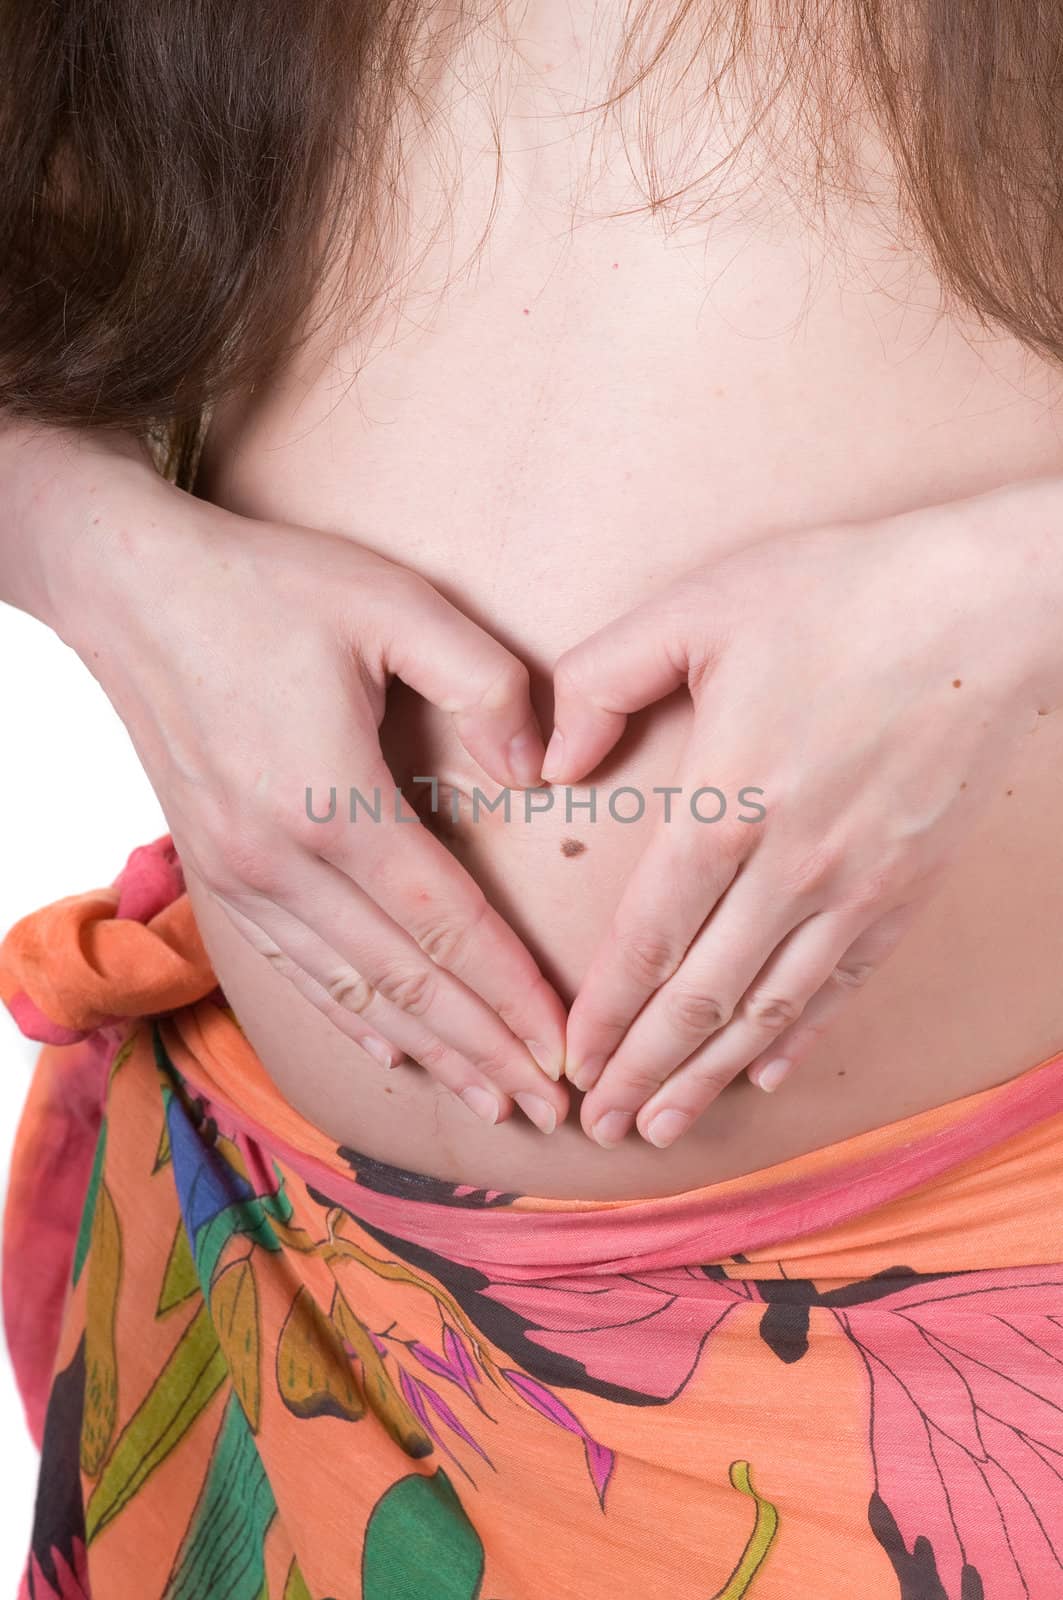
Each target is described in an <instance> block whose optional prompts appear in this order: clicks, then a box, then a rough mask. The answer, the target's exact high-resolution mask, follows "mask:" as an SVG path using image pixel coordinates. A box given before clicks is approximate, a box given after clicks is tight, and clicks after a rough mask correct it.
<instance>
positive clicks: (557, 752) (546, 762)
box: [541, 728, 565, 783]
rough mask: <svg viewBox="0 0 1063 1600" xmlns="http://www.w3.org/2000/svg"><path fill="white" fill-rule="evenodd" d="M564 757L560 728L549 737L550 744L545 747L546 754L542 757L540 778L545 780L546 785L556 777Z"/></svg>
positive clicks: (562, 737)
mask: <svg viewBox="0 0 1063 1600" xmlns="http://www.w3.org/2000/svg"><path fill="white" fill-rule="evenodd" d="M564 755H565V739H564V735H563V734H562V732H561V730H560V728H555V729H554V731H553V733H552V734H551V735H550V743H549V744H548V745H547V747H546V754H545V756H544V757H543V764H542V769H541V771H542V776H543V777H544V778H545V779H546V782H547V783H550V782H551V781H552V779H553V778H554V777H556V775H557V773H558V771H559V769H560V767H561V762H562V761H563V760H564Z"/></svg>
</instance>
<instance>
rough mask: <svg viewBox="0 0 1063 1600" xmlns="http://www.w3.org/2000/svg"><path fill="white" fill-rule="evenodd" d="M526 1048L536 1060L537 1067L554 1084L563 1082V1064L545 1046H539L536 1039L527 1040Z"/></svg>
mask: <svg viewBox="0 0 1063 1600" xmlns="http://www.w3.org/2000/svg"><path fill="white" fill-rule="evenodd" d="M524 1048H525V1049H526V1050H527V1052H528V1054H529V1055H530V1056H531V1057H532V1059H533V1060H534V1062H535V1064H536V1066H538V1067H541V1068H542V1069H543V1071H544V1072H545V1073H546V1076H547V1077H548V1078H552V1079H553V1081H554V1083H559V1082H560V1080H561V1062H560V1060H559V1058H558V1057H557V1056H556V1055H555V1056H551V1054H550V1052H549V1051H548V1050H547V1048H546V1046H545V1045H542V1044H537V1043H536V1042H535V1040H534V1039H525V1041H524Z"/></svg>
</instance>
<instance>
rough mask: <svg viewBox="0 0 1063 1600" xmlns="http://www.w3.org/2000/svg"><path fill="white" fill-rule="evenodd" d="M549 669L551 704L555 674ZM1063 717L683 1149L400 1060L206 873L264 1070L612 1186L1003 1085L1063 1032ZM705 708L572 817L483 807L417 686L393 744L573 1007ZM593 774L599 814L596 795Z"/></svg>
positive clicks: (675, 703) (244, 1019)
mask: <svg viewBox="0 0 1063 1600" xmlns="http://www.w3.org/2000/svg"><path fill="white" fill-rule="evenodd" d="M536 687H537V696H536V697H537V699H538V701H539V704H540V705H541V706H543V707H546V701H545V698H544V693H543V684H542V682H541V681H538V682H537V685H536ZM1057 722H1063V719H1057V718H1056V717H1048V718H1043V719H1040V721H1039V723H1038V725H1037V728H1036V731H1035V732H1033V733H1031V734H1030V735H1029V736H1027V738H1026V739H1025V740H1024V742H1023V743H1022V744H1021V745H1020V747H1019V748H1018V749H1017V751H1016V754H1015V757H1014V761H1013V764H1012V769H1011V771H1010V772H1009V774H1008V777H1007V779H1006V781H1005V786H1003V787H1002V788H1001V791H1000V793H999V794H997V795H994V796H992V797H989V800H988V805H987V809H986V811H985V813H984V814H983V817H982V820H981V822H980V824H979V826H978V828H977V830H976V831H975V833H974V834H973V835H972V837H971V838H970V839H969V842H968V845H967V847H966V848H965V850H964V852H963V854H962V855H961V856H960V857H959V858H958V860H957V862H956V864H955V866H954V868H953V871H952V873H951V876H950V877H949V879H948V880H947V881H946V883H945V884H944V885H943V886H942V887H941V888H940V889H939V891H938V893H937V894H936V896H935V897H934V898H933V899H931V900H930V901H928V902H927V904H926V905H925V906H924V908H923V910H922V912H921V914H920V916H919V918H918V919H917V921H916V923H915V925H914V926H913V927H912V928H911V930H910V931H909V933H908V935H907V937H906V940H905V941H904V943H903V944H902V945H901V947H900V948H899V949H898V950H897V951H896V952H895V954H894V955H893V956H892V957H891V959H890V961H889V962H888V963H887V964H886V966H885V967H884V968H883V969H882V971H881V972H880V973H879V974H877V975H876V977H875V979H874V981H873V982H872V983H870V984H869V985H868V986H867V988H866V989H864V990H863V991H861V992H860V993H859V994H858V995H857V996H856V997H854V999H853V1000H852V1002H851V1004H850V1006H849V1009H848V1011H847V1012H846V1013H845V1015H844V1016H843V1017H841V1018H839V1020H838V1022H837V1023H836V1024H835V1026H834V1028H833V1029H832V1031H831V1032H830V1034H829V1035H828V1036H827V1037H826V1038H825V1039H824V1040H823V1041H822V1042H821V1044H820V1046H819V1048H818V1050H817V1051H816V1052H815V1053H814V1055H813V1056H812V1057H810V1058H809V1059H808V1060H807V1062H806V1063H805V1064H803V1065H802V1067H801V1069H800V1070H799V1072H797V1073H796V1074H795V1075H794V1077H793V1078H792V1080H791V1081H790V1082H788V1083H787V1084H786V1085H784V1087H783V1089H781V1090H780V1091H779V1092H778V1093H777V1094H776V1095H775V1096H770V1097H769V1096H766V1095H764V1094H763V1093H762V1092H761V1091H759V1090H757V1089H755V1088H754V1087H753V1086H752V1085H750V1084H749V1083H748V1081H747V1080H746V1079H745V1078H744V1077H742V1078H739V1079H738V1080H736V1082H735V1083H734V1084H732V1085H731V1086H730V1087H729V1088H728V1089H726V1090H725V1091H724V1092H723V1094H722V1095H721V1096H720V1097H719V1099H718V1100H717V1101H716V1102H715V1103H714V1104H713V1105H712V1107H710V1109H709V1110H708V1111H707V1112H706V1113H705V1114H704V1115H703V1116H702V1117H701V1118H700V1119H699V1121H698V1122H697V1123H696V1124H695V1125H694V1127H693V1128H692V1129H691V1131H690V1132H689V1133H687V1134H686V1135H685V1136H684V1138H683V1139H682V1140H680V1141H679V1143H678V1144H677V1145H675V1146H673V1147H672V1148H670V1149H668V1150H664V1151H659V1150H655V1149H653V1148H652V1147H651V1146H649V1145H647V1144H645V1143H644V1142H643V1141H642V1140H641V1139H640V1138H639V1137H638V1136H637V1135H634V1134H633V1135H631V1136H630V1137H629V1138H628V1139H627V1140H626V1141H625V1142H624V1143H623V1144H622V1145H621V1146H620V1147H619V1148H617V1149H614V1150H608V1151H607V1150H602V1149H600V1148H599V1147H598V1146H596V1145H594V1144H593V1143H592V1142H591V1141H590V1140H589V1139H588V1138H587V1137H586V1135H585V1134H584V1133H583V1132H582V1130H581V1129H580V1127H579V1124H578V1119H577V1113H578V1102H579V1099H580V1096H579V1094H578V1092H577V1091H575V1090H573V1091H571V1095H572V1110H571V1112H570V1115H569V1118H568V1120H567V1122H565V1123H563V1124H562V1125H561V1126H560V1127H559V1128H558V1129H557V1130H556V1131H555V1132H554V1133H553V1134H552V1135H550V1136H549V1137H546V1136H544V1135H542V1134H540V1133H539V1132H537V1130H536V1129H534V1128H533V1127H532V1126H531V1125H530V1124H529V1123H527V1122H526V1121H525V1120H524V1118H523V1117H522V1116H521V1114H520V1113H519V1111H516V1112H514V1114H513V1116H512V1117H511V1118H510V1120H508V1121H507V1122H505V1123H502V1124H500V1125H498V1126H496V1127H493V1128H489V1127H486V1126H485V1125H484V1124H482V1123H480V1122H478V1121H477V1119H476V1118H475V1117H473V1116H472V1114H471V1113H470V1112H468V1110H467V1109H466V1108H465V1107H464V1106H463V1105H462V1104H461V1103H460V1102H459V1101H457V1100H456V1099H455V1098H454V1097H453V1096H452V1095H451V1094H450V1093H449V1092H448V1091H445V1090H442V1089H440V1088H438V1087H437V1086H436V1084H435V1083H434V1082H433V1080H432V1079H431V1078H430V1077H429V1076H428V1075H427V1074H426V1073H425V1072H424V1071H423V1070H422V1069H421V1068H419V1067H417V1066H414V1065H404V1066H401V1067H399V1068H397V1069H393V1070H391V1071H386V1070H383V1069H381V1067H380V1066H379V1065H377V1063H376V1062H374V1061H373V1060H372V1059H371V1058H370V1057H368V1056H367V1055H366V1054H365V1052H364V1051H362V1050H361V1049H360V1048H359V1047H358V1046H357V1045H355V1044H354V1043H353V1042H352V1041H350V1040H348V1039H346V1038H345V1037H343V1036H341V1035H340V1034H339V1033H337V1032H336V1030H335V1029H334V1028H333V1027H332V1026H331V1024H329V1023H328V1022H327V1021H326V1020H325V1019H324V1018H323V1017H322V1016H321V1015H320V1013H318V1012H317V1011H315V1010H314V1008H313V1007H312V1006H311V1005H310V1004H309V1003H308V1002H306V1001H305V1000H303V998H302V997H301V996H300V995H298V994H297V993H296V991H295V990H294V989H292V988H291V986H290V985H289V984H288V983H287V982H286V981H285V980H284V979H283V978H282V977H280V976H278V975H277V974H276V973H275V972H274V971H273V969H272V968H271V967H270V966H269V964H268V963H267V962H266V961H265V960H263V959H262V958H260V957H258V956H257V955H255V954H254V952H252V951H251V950H250V949H249V948H248V947H247V946H246V945H245V943H244V941H243V940H242V939H241V938H240V936H239V935H238V934H236V933H235V932H234V931H233V929H232V928H231V926H230V924H229V923H228V921H227V919H226V917H225V916H224V913H223V912H222V911H221V910H220V908H219V907H218V906H217V905H216V903H215V902H214V901H213V900H212V898H211V897H210V895H209V892H208V891H207V890H206V889H205V887H204V886H203V885H202V884H201V883H200V882H199V881H198V880H196V879H195V878H194V877H193V876H190V878H189V892H190V894H191V896H192V900H193V905H194V908H195V911H196V915H197V918H198V920H199V923H200V926H201V929H202V932H203V936H204V939H205V941H206V944H207V947H208V949H209V951H210V953H211V956H212V958H213V961H214V965H215V970H216V971H217V973H218V976H219V979H220V981H221V983H222V987H223V988H224V989H225V991H226V993H227V995H228V998H229V1000H230V1003H231V1004H232V1005H233V1007H234V1009H235V1012H236V1015H237V1016H238V1018H239V1019H240V1021H241V1024H242V1025H243V1027H244V1029H245V1031H246V1033H247V1035H248V1037H249V1039H250V1041H251V1043H252V1045H253V1046H254V1047H255V1049H256V1050H257V1052H258V1054H259V1055H260V1057H261V1059H262V1061H263V1063H264V1065H265V1067H266V1068H267V1070H268V1071H269V1073H270V1074H271V1076H272V1077H273V1078H274V1080H275V1082H276V1083H277V1084H278V1086H279V1088H280V1089H281V1091H282V1093H283V1094H284V1095H285V1096H286V1097H287V1098H288V1100H289V1101H290V1102H291V1103H292V1104H293V1105H294V1106H295V1107H296V1108H297V1109H298V1110H299V1111H301V1112H302V1113H303V1114H304V1115H305V1116H307V1117H308V1118H309V1119H310V1120H311V1121H312V1122H314V1123H316V1124H317V1125H318V1126H319V1127H320V1128H322V1129H323V1130H324V1131H325V1132H326V1133H328V1134H329V1135H330V1137H333V1138H335V1139H336V1140H337V1142H340V1143H343V1144H346V1145H351V1146H353V1147H355V1148H356V1149H359V1150H361V1151H363V1152H364V1153H366V1154H367V1155H371V1156H374V1157H377V1158H378V1159H381V1160H384V1161H388V1162H391V1163H393V1164H395V1165H398V1166H404V1167H408V1168H412V1169H413V1170H416V1171H420V1172H425V1173H430V1174H432V1175H434V1176H438V1177H442V1178H446V1179H449V1180H452V1181H455V1182H462V1183H471V1184H474V1185H477V1186H480V1185H482V1186H486V1187H490V1188H498V1189H509V1190H512V1189H516V1190H519V1191H521V1192H526V1193H538V1194H542V1195H550V1196H562V1197H573V1198H591V1199H594V1198H598V1199H607V1198H620V1197H624V1196H630V1195H646V1196H648V1195H655V1194H666V1193H674V1192H678V1191H680V1190H682V1189H685V1188H689V1187H693V1186H695V1185H697V1184H703V1183H708V1182H712V1181H715V1180H717V1179H723V1178H728V1177H734V1176H738V1175H740V1174H742V1173H745V1172H749V1171H754V1170H756V1169H758V1168H761V1167H764V1166H767V1165H770V1164H772V1163H773V1162H775V1161H779V1160H783V1159H786V1158H787V1157H789V1156H792V1155H796V1154H798V1153H801V1152H803V1151H806V1150H811V1149H815V1148H818V1147H820V1146H822V1145H824V1144H826V1143H829V1142H831V1141H832V1140H835V1139H840V1138H845V1137H847V1136H848V1135H850V1134H852V1133H855V1132H858V1131H862V1130H865V1129H868V1128H871V1127H876V1126H880V1125H882V1124H884V1123H887V1122H890V1121H893V1120H895V1119H897V1118H900V1117H903V1116H907V1115H910V1114H912V1113H913V1112H916V1111H919V1110H923V1109H925V1108H927V1107H929V1106H932V1105H938V1104H942V1103H944V1102H945V1101H947V1100H950V1099H954V1098H956V1097H958V1096H961V1095H964V1094H968V1093H972V1092H974V1091H976V1090H978V1089H980V1088H985V1087H988V1086H989V1085H991V1084H994V1083H998V1082H1001V1081H1003V1080H1005V1079H1006V1078H1009V1077H1012V1076H1014V1075H1016V1074H1017V1073H1019V1072H1021V1071H1023V1070H1025V1069H1026V1068H1027V1067H1029V1066H1032V1065H1034V1064H1035V1063H1036V1062H1039V1061H1041V1060H1043V1059H1045V1058H1046V1057H1047V1056H1049V1055H1051V1054H1053V1053H1055V1052H1056V1051H1057V1050H1058V1049H1059V1048H1060V1047H1063V985H1061V983H1060V959H1059V957H1060V950H1061V948H1063V869H1061V865H1060V852H1059V848H1058V818H1059V796H1060V780H1061V775H1063V726H1057ZM547 723H548V719H547ZM688 725H689V701H688V700H687V699H686V697H685V696H683V695H679V696H673V697H672V698H671V699H670V700H668V701H666V702H663V703H662V704H661V705H659V706H657V707H655V708H653V709H652V710H650V711H648V712H646V713H643V714H642V715H641V716H640V717H638V718H635V719H633V720H632V724H631V726H630V728H629V731H628V733H627V735H625V738H624V740H623V742H622V744H621V745H620V747H619V748H618V750H617V751H616V752H615V753H614V755H613V756H612V757H610V759H609V761H608V763H606V764H603V766H602V767H601V768H600V769H599V770H598V771H596V772H595V773H594V774H591V775H590V776H589V779H588V783H587V785H585V786H584V787H582V788H580V789H578V790H574V791H572V799H573V801H574V802H575V804H573V806H572V807H571V810H570V811H569V812H568V814H566V805H565V797H564V792H563V791H555V792H554V799H553V805H552V806H551V808H550V809H548V810H546V809H543V810H536V811H534V812H533V813H532V814H531V815H530V816H527V817H526V816H525V813H524V811H523V808H522V806H521V805H520V796H519V795H517V794H514V795H513V796H512V797H511V799H512V806H511V813H510V818H509V820H508V821H507V820H506V819H505V817H504V815H503V814H502V813H501V812H495V813H487V812H481V814H480V815H479V817H478V818H477V819H475V820H474V818H473V814H472V805H471V796H472V793H473V791H474V789H475V787H476V785H477V783H480V784H482V785H483V786H484V792H485V793H488V794H493V793H494V792H495V791H494V789H493V787H492V786H491V785H490V783H489V782H488V780H487V779H486V776H485V775H484V774H483V773H482V772H480V771H479V769H478V768H476V767H475V766H474V764H473V763H472V762H471V761H470V758H469V757H468V756H467V755H465V754H464V752H463V751H462V750H461V747H460V745H458V744H457V742H456V741H455V740H454V738H453V736H452V735H451V734H450V732H449V724H448V723H447V722H446V721H445V719H443V718H442V717H440V715H439V714H438V713H435V712H433V711H431V710H430V709H429V708H425V707H424V706H423V705H422V704H421V703H420V702H417V701H416V700H415V698H414V697H413V696H412V695H410V694H409V693H408V692H407V691H405V690H404V689H402V687H401V686H398V688H397V691H396V692H395V693H394V694H393V695H392V696H391V697H390V698H389V708H388V714H387V716H386V718H385V722H384V726H383V729H382V740H383V744H384V748H385V754H386V755H387V757H388V761H389V765H390V766H391V770H392V772H393V773H394V775H395V777H396V781H397V782H398V783H400V784H401V785H403V786H404V787H405V789H406V792H407V793H408V794H409V796H410V798H411V799H413V798H414V796H415V795H416V794H417V793H420V794H421V795H422V796H424V795H426V794H427V793H428V790H427V787H426V786H421V787H420V788H419V789H418V788H417V787H415V786H411V780H412V777H413V776H414V775H424V776H427V775H435V776H437V777H438V778H439V780H440V788H439V791H438V802H439V810H438V813H437V815H436V817H435V818H434V819H433V818H432V817H431V815H430V813H429V812H428V810H427V808H425V815H426V820H427V822H429V823H432V824H433V825H434V826H435V828H436V831H437V832H438V834H439V836H440V837H441V838H442V839H443V840H444V842H445V843H446V844H447V846H448V847H449V848H450V849H451V850H452V851H453V853H454V854H455V855H456V857H457V858H458V859H459V860H460V861H461V862H462V864H463V865H464V866H465V867H466V869H467V870H468V871H469V872H470V873H471V874H472V875H473V876H474V877H475V878H476V879H477V881H478V882H479V883H480V884H481V885H482V887H483V888H484V890H485V892H486V893H487V895H488V897H489V898H490V899H491V900H492V902H493V903H494V904H495V905H496V906H497V908H498V909H499V910H500V911H501V912H502V913H503V915H505V916H506V917H507V919H508V920H509V921H510V923H511V924H512V925H513V926H514V927H515V928H516V930H517V932H518V933H519V934H520V936H521V937H522V938H523V939H524V941H525V943H526V944H527V945H528V947H529V948H530V950H531V951H532V953H533V954H534V955H535V957H536V958H537V960H538V961H539V963H540V965H541V967H542V969H543V970H544V972H545V973H546V975H547V976H548V977H549V978H550V979H551V981H552V982H553V983H554V985H555V987H556V988H557V989H558V992H559V993H560V994H561V997H562V999H563V1000H564V1001H565V1002H566V1003H568V1002H569V1001H570V1000H571V998H572V996H573V994H574V993H575V991H576V989H577V987H578V984H579V981H580V979H581V977H582V975H583V973H584V971H585V970H586V967H587V965H588V963H589V960H590V957H591V954H592V952H593V950H594V948H595V945H596V944H597V943H598V941H599V940H600V939H602V938H603V937H606V936H607V931H608V924H609V919H610V916H611V913H612V910H613V907H614V906H615V904H616V902H617V900H618V898H619V895H620V893H621V891H622V887H623V883H624V880H625V878H626V876H627V874H628V873H629V872H630V870H631V867H632V865H633V864H634V861H635V860H636V858H637V856H638V854H639V852H640V851H641V850H642V849H644V848H645V845H646V843H647V841H648V838H649V830H650V829H651V828H652V827H653V826H654V825H655V823H654V820H653V818H652V816H651V814H650V813H651V807H650V806H649V805H648V806H647V809H646V814H645V815H644V816H643V817H642V818H641V819H639V820H635V821H625V820H622V818H623V817H625V816H628V815H630V814H633V813H634V811H635V810H636V809H637V799H636V798H633V796H632V791H634V792H635V794H636V795H637V794H638V793H641V794H644V795H647V796H648V795H650V793H651V791H652V789H653V787H654V786H655V785H661V784H667V783H669V782H670V781H672V777H673V774H674V771H675V768H676V763H677V760H678V758H679V756H680V753H681V750H682V746H683V741H684V736H685V733H686V731H687V728H688ZM352 781H353V775H352ZM591 787H593V788H594V789H595V791H596V795H597V809H596V813H595V817H594V820H593V821H592V820H591V817H590V812H589V811H588V809H587V807H586V805H585V804H584V805H583V806H580V804H579V802H580V801H584V802H586V801H587V800H588V798H589V792H590V789H591ZM621 789H623V790H624V791H625V793H624V795H623V796H620V795H619V791H620V790H621ZM455 796H456V797H457V798H456V799H455V798H454V797H455ZM610 796H614V797H616V799H615V803H614V806H613V807H612V808H610V805H609V803H608V801H609V797H610ZM727 798H729V799H730V798H731V797H727ZM538 804H540V805H542V804H544V800H543V797H542V796H540V797H539V798H538ZM363 825H364V824H363ZM369 825H371V824H369Z"/></svg>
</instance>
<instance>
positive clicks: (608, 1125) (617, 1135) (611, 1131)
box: [591, 1111, 632, 1149]
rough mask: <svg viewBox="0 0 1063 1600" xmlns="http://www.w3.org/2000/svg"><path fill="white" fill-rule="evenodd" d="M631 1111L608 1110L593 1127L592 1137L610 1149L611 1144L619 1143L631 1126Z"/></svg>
mask: <svg viewBox="0 0 1063 1600" xmlns="http://www.w3.org/2000/svg"><path fill="white" fill-rule="evenodd" d="M631 1120H632V1119H631V1113H630V1111H607V1112H606V1113H605V1116H604V1117H599V1118H598V1121H597V1122H596V1123H595V1124H594V1126H593V1128H592V1129H591V1136H592V1138H594V1139H596V1140H597V1142H598V1143H599V1144H600V1145H603V1146H604V1147H605V1148H606V1149H608V1148H609V1147H610V1146H611V1145H615V1144H619V1143H620V1141H621V1139H623V1137H624V1135H625V1134H626V1133H627V1131H628V1129H629V1128H630V1127H631Z"/></svg>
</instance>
